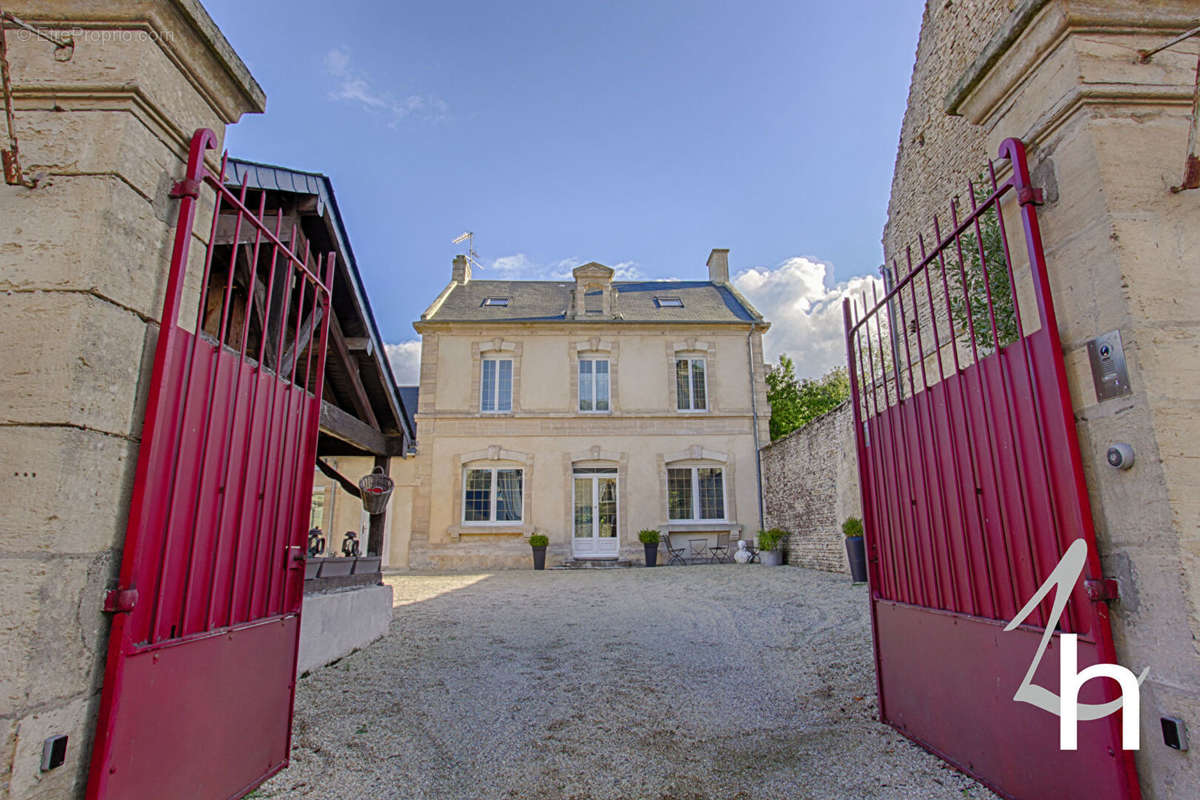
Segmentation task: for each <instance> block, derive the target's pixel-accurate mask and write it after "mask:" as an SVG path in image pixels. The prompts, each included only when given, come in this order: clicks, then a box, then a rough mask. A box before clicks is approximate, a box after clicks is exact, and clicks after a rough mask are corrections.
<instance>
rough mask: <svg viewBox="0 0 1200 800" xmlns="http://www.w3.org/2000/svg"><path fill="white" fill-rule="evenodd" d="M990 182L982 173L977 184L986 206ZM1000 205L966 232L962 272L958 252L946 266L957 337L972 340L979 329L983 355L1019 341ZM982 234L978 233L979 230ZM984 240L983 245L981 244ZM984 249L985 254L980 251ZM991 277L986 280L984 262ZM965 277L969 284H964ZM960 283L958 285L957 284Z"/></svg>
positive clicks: (977, 338) (980, 200)
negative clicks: (1002, 232)
mask: <svg viewBox="0 0 1200 800" xmlns="http://www.w3.org/2000/svg"><path fill="white" fill-rule="evenodd" d="M989 187H990V183H985V182H984V180H983V176H982V175H981V176H980V177H979V178H978V180H977V181H976V183H975V202H976V203H978V204H980V205H982V204H983V201H984V200H986V199H987V197H988V195H989V194H990V193H991V192H990V191H989ZM996 212H997V207H996V206H992V207H991V208H989V209H988V210H987V211H985V212H983V214H981V215H980V217H979V227H978V229H976V228H975V227H974V226H972V227H970V228H968V229H967V230H966V231H965V232H963V234H962V238H961V240H960V241H961V243H962V254H963V256H964V258H963V261H962V270H961V272H960V271H959V269H958V267H959V262H958V255H957V253H956V252H955V251H953V250H952V251H951V260H948V261H947V263H946V268H947V269H949V270H951V274H950V282H951V286H952V287H953V288H952V289H951V295H950V310H951V312H952V313H953V315H954V327H955V329H956V337H958V336H962V337H963V338H965V339H966V340H967V341H968V342H969V341H970V330H971V329H974V331H975V345H976V347H978V348H979V351H980V354H981V355H987V354H989V353H991V352H992V350H994V349H995V342H996V340H999V342H1000V346H1001V347H1004V346H1006V345H1009V344H1012V343H1013V342H1015V341H1016V340H1017V315H1016V309H1015V308H1014V306H1013V293H1012V283H1011V281H1010V280H1009V278H1008V269H1007V267H1006V264H1007V262H1008V260H1007V259H1006V258H1005V253H1004V240H1003V238H1002V237H1001V236H1000V219H999V217H998V216H997V215H996ZM977 230H978V233H979V234H981V236H977V235H976V231H977ZM981 242H982V246H981ZM981 250H982V251H983V254H982V257H981V256H980V251H981ZM985 263H986V264H987V278H986V280H985V279H984V273H983V269H984V264H985ZM964 277H965V278H966V280H965V286H964V280H963V279H964ZM955 284H957V286H955ZM989 290H990V291H991V298H992V306H991V310H990V311H989V309H988V291H989ZM993 316H994V317H995V320H996V336H995V339H993V338H992V317H993Z"/></svg>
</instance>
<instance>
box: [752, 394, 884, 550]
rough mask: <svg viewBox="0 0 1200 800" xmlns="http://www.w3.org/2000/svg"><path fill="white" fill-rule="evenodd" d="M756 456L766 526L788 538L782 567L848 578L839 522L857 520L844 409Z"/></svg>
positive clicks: (848, 415) (848, 414) (848, 413)
mask: <svg viewBox="0 0 1200 800" xmlns="http://www.w3.org/2000/svg"><path fill="white" fill-rule="evenodd" d="M760 452H761V455H762V470H763V505H764V514H765V518H766V525H767V527H768V528H783V529H784V530H786V531H790V532H791V536H789V537H788V540H787V544H786V549H787V558H788V564H791V565H793V566H798V567H811V568H814V569H822V570H826V571H828V572H846V573H849V571H850V567H849V564H848V563H847V562H846V547H845V545H844V543H843V539H842V521H843V520H845V519H846V517H851V516H854V517H861V516H862V502H861V500H860V499H859V491H858V466H857V462H856V459H855V455H854V413H853V411H852V409H851V407H850V404H849V403H842V404H841V405H840V406H838V407H837V408H835V409H834V410H833V411H830V412H829V413H827V414H825V415H824V416H821V417H817V418H816V419H814V420H813V421H812V422H810V423H808V424H807V425H805V426H804V427H803V428H799V429H798V430H795V431H793V432H792V433H789V434H788V435H787V436H784V437H783V438H781V439H777V440H776V441H774V442H771V443H770V444H769V445H767V446H766V447H763V448H762V450H761V451H760Z"/></svg>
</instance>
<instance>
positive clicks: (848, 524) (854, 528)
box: [842, 517, 863, 539]
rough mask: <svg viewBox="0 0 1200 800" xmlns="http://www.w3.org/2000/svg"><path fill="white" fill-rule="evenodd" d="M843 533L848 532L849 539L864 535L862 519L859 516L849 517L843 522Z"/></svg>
mask: <svg viewBox="0 0 1200 800" xmlns="http://www.w3.org/2000/svg"><path fill="white" fill-rule="evenodd" d="M842 533H844V534H846V538H847V539H849V538H851V537H853V536H862V535H863V524H862V520H861V519H859V518H858V517H847V518H846V521H845V522H843V523H842Z"/></svg>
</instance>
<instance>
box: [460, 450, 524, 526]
mask: <svg viewBox="0 0 1200 800" xmlns="http://www.w3.org/2000/svg"><path fill="white" fill-rule="evenodd" d="M514 466H519V467H520V468H521V469H522V470H524V474H523V475H522V476H521V516H523V517H524V520H522V521H521V522H487V523H478V522H474V523H465V522H463V519H462V517H463V510H462V501H463V481H464V474H465V473H466V470H467V469H468V468H475V467H479V468H506V467H507V468H511V467H514ZM453 482H454V484H453V494H452V495H451V496H452V497H453V498H454V502H455V509H456V511H455V514H454V516H455V520H456V521H455V522H454V523H453V524H452V525H450V527H449V528H447V530H446V532H447V533H448V534H449V538H450V541H452V542H457V541H460V540H461V537H463V536H496V535H500V536H528V535H530V534H531V533H533V532H534V526H533V516H534V508H533V454H532V453H523V452H521V451H519V450H506V449H504V448H503V447H501V446H500V445H498V444H493V445H488V447H487V448H486V449H484V450H472V451H471V452H469V453H460V454H459V455H457V456H455V457H454V476H453Z"/></svg>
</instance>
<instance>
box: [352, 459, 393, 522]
mask: <svg viewBox="0 0 1200 800" xmlns="http://www.w3.org/2000/svg"><path fill="white" fill-rule="evenodd" d="M395 485H396V483H395V481H393V480H392V479H391V478H389V477H388V476H387V475H384V474H383V467H376V468H375V471H374V472H372V473H371V474H370V475H364V476H363V479H362V480H361V481H359V482H358V488H359V491H361V492H362V504H363V509H364V510H365V511H366V512H367V513H368V514H382V513H383V512H384V509H386V508H387V503H388V498H390V497H391V496H392V489H393V488H394V487H395Z"/></svg>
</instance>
